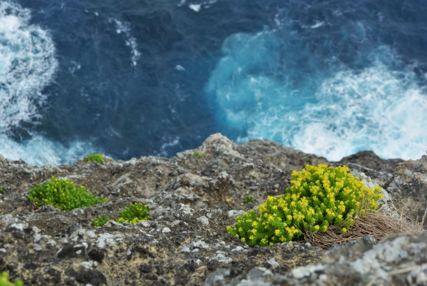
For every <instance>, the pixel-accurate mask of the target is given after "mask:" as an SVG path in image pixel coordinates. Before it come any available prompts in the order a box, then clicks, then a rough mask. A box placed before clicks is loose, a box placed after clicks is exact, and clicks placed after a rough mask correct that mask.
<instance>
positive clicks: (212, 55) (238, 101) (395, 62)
mask: <svg viewBox="0 0 427 286" xmlns="http://www.w3.org/2000/svg"><path fill="white" fill-rule="evenodd" d="M312 2H313V1H308V0H307V1H301V0H299V1H283V0H262V1H261V0H259V1H258V0H256V1H255V0H254V1H246V0H218V1H207V2H201V1H191V2H188V1H187V2H186V1H184V0H183V1H181V0H178V1H172V0H163V1H141V0H138V1H131V0H127V1H118V0H115V1H113V0H107V1H77V0H70V1H50V0H14V1H11V0H3V1H2V2H1V4H0V154H2V155H3V156H5V157H8V158H11V159H18V158H22V159H24V160H26V161H28V162H30V163H33V164H38V165H41V164H46V163H51V164H59V163H69V162H73V161H75V160H77V159H78V158H80V157H81V156H84V155H87V154H89V153H94V152H101V153H104V154H107V155H109V156H111V157H113V158H116V159H129V158H132V157H140V156H146V155H160V156H173V155H175V153H176V152H179V151H182V150H185V149H189V148H195V147H197V146H198V145H200V144H201V143H202V142H203V141H204V139H206V137H207V136H209V135H210V134H212V133H216V132H221V133H223V134H224V135H227V136H228V137H230V138H231V139H233V140H235V141H246V140H248V139H251V138H265V139H271V140H275V141H277V142H279V143H282V144H284V145H287V146H293V147H295V148H298V149H301V150H303V151H305V152H309V153H315V154H317V155H322V156H325V157H327V158H328V159H331V160H339V159H340V158H342V157H343V156H347V155H350V154H352V153H354V152H357V151H360V150H373V151H375V152H376V153H377V154H379V155H380V156H382V157H384V158H391V157H399V158H404V159H408V158H418V157H419V156H421V155H422V154H423V153H424V152H425V150H426V146H427V132H426V131H427V130H426V128H425V126H427V91H426V86H427V82H426V79H427V77H426V71H427V52H426V51H427V17H425V15H426V10H427V6H426V5H425V3H423V1H420V0H419V1H415V0H413V1H390V0H388V1H386V0H384V1H347V0H346V1H322V2H321V3H318V4H313V3H312Z"/></svg>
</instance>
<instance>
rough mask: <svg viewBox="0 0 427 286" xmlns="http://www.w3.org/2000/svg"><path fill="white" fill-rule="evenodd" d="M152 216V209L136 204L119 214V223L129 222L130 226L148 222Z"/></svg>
mask: <svg viewBox="0 0 427 286" xmlns="http://www.w3.org/2000/svg"><path fill="white" fill-rule="evenodd" d="M149 214H150V208H149V207H147V206H145V205H143V204H141V203H135V204H131V205H130V206H128V207H127V208H125V209H124V210H123V211H121V212H120V213H119V218H118V219H117V222H119V223H124V222H128V223H130V224H135V223H138V222H140V221H142V220H148V215H149Z"/></svg>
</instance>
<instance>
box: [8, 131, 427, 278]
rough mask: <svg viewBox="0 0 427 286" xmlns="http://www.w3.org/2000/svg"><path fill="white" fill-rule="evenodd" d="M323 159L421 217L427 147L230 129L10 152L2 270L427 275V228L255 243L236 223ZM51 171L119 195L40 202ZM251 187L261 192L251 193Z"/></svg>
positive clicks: (16, 273) (71, 274)
mask: <svg viewBox="0 0 427 286" xmlns="http://www.w3.org/2000/svg"><path fill="white" fill-rule="evenodd" d="M194 151H197V152H199V153H200V154H203V156H197V155H195V153H194ZM319 163H322V164H330V165H340V164H346V165H347V166H348V167H349V168H350V170H351V172H352V173H353V174H355V175H358V176H359V177H360V178H362V179H363V180H364V181H365V183H366V184H371V185H375V184H379V185H380V186H381V187H382V188H383V190H384V192H385V193H386V194H388V196H386V200H387V201H385V202H384V204H388V205H393V206H394V207H395V208H396V209H404V212H405V213H406V214H407V215H408V216H409V217H412V218H413V219H418V220H419V221H420V220H421V218H422V217H423V214H424V211H425V209H426V207H427V198H426V195H427V156H423V157H422V158H421V159H420V160H417V161H402V160H382V159H380V158H378V157H377V156H376V155H375V154H374V153H372V152H361V153H358V154H355V155H353V156H350V157H347V158H344V159H343V160H342V161H341V162H336V163H332V162H328V161H327V160H326V159H324V158H320V157H317V156H315V155H310V154H304V153H302V152H300V151H297V150H294V149H292V148H288V147H284V146H281V145H279V144H277V143H274V142H271V141H266V140H253V141H249V142H247V143H243V144H235V143H233V142H231V141H230V140H229V139H227V138H225V137H223V136H222V135H220V134H215V135H212V136H210V137H209V138H208V139H207V140H206V141H205V142H204V143H203V145H202V146H200V147H199V148H197V149H196V150H188V151H185V152H182V153H179V154H177V155H176V156H175V157H173V158H170V159H167V158H157V157H142V158H140V159H132V160H129V161H114V160H112V159H109V158H106V162H105V163H103V164H99V163H94V162H85V161H84V160H81V161H78V162H76V163H75V164H73V165H62V166H43V167H34V166H30V165H28V164H26V163H25V162H23V161H9V160H7V159H4V158H3V157H1V156H0V187H2V188H3V192H2V193H0V273H1V272H3V271H7V272H8V273H9V274H10V278H11V280H12V281H14V280H15V279H22V280H23V281H24V285H94V286H95V285H242V286H243V285H367V284H369V285H427V255H426V253H427V233H426V232H420V233H418V234H396V235H391V236H387V237H386V238H384V239H383V240H382V241H380V242H379V243H377V242H376V241H375V239H373V237H372V236H369V235H365V236H364V237H360V239H358V240H357V241H354V242H352V243H347V244H346V245H344V246H336V247H334V248H332V249H322V248H319V247H316V246H313V245H311V244H310V243H307V242H306V241H304V240H301V241H294V242H289V243H283V244H276V245H274V246H270V247H263V248H261V247H254V248H249V247H248V246H246V245H245V244H243V243H242V242H241V241H240V240H238V239H236V238H234V237H232V236H230V235H229V234H227V231H226V226H228V225H233V224H234V222H235V219H236V217H237V216H238V215H241V214H242V213H243V212H244V211H248V210H250V209H252V208H254V207H256V206H257V205H259V204H261V203H263V202H264V201H265V199H266V198H267V196H269V195H272V196H276V195H279V194H281V193H284V192H285V189H286V188H287V187H288V186H289V184H290V183H289V182H290V179H291V177H290V174H291V172H292V171H293V170H301V169H302V168H303V167H304V166H305V165H306V164H313V165H317V164H319ZM52 176H55V177H58V178H68V179H70V180H72V181H73V182H75V183H77V184H78V185H84V186H86V187H87V188H88V189H90V190H91V192H92V193H94V194H95V195H97V196H102V197H105V198H108V199H109V202H107V203H103V204H99V205H95V206H92V207H86V208H82V209H74V210H72V211H60V210H59V209H55V208H53V207H51V206H43V207H37V206H35V205H34V204H33V203H32V202H31V201H29V199H28V198H27V195H28V192H29V191H30V190H31V189H32V188H33V187H34V186H35V185H36V184H40V183H43V182H44V181H46V180H48V179H50V178H51V177H52ZM246 196H252V197H253V198H254V199H255V202H254V203H246V204H245V203H244V202H243V200H244V198H245V197H246ZM132 202H142V203H143V204H145V205H147V206H149V207H150V208H151V213H150V220H148V221H142V222H140V223H138V224H135V225H129V224H126V223H125V224H119V223H116V222H115V221H114V220H112V221H110V222H108V223H107V224H106V225H104V226H103V227H100V228H94V227H93V226H92V224H91V221H92V220H93V219H94V218H96V217H98V216H100V215H103V214H107V215H109V216H110V217H111V218H113V219H114V218H117V215H118V212H119V211H121V210H123V208H124V207H126V206H128V205H129V204H130V203H132ZM408 223H411V222H409V221H408Z"/></svg>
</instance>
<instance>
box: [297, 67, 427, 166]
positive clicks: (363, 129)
mask: <svg viewBox="0 0 427 286" xmlns="http://www.w3.org/2000/svg"><path fill="white" fill-rule="evenodd" d="M316 98H317V99H318V100H319V104H316V105H314V104H307V105H306V106H305V108H304V110H303V111H302V113H300V116H301V117H302V120H301V121H299V122H298V128H297V129H298V131H295V132H294V134H293V144H294V146H295V147H297V148H299V149H301V150H304V151H305V152H310V153H315V154H318V155H321V156H325V157H327V158H328V159H330V160H340V159H341V158H342V157H343V156H347V155H349V154H352V153H354V152H357V151H360V150H366V149H369V150H373V151H374V152H375V153H376V154H378V155H379V156H381V157H384V158H403V159H418V158H420V157H421V155H423V154H424V153H425V150H426V146H427V132H425V131H426V128H425V126H426V124H427V94H426V93H425V92H424V91H423V90H422V89H421V88H420V87H419V86H417V84H416V83H415V74H413V72H411V71H399V72H397V71H391V70H389V68H387V67H386V66H385V65H383V64H381V63H379V62H376V63H375V64H374V65H373V66H372V67H369V68H366V69H364V70H363V71H362V72H360V73H355V72H353V71H349V70H346V71H342V72H338V73H337V74H336V75H335V77H333V78H331V79H327V80H325V81H324V83H323V84H322V86H321V87H320V89H319V91H318V92H317V94H316Z"/></svg>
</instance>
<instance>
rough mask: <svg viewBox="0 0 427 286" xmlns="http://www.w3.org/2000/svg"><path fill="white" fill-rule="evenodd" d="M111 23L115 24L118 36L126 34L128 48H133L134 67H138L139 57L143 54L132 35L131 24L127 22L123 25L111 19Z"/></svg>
mask: <svg viewBox="0 0 427 286" xmlns="http://www.w3.org/2000/svg"><path fill="white" fill-rule="evenodd" d="M109 21H110V22H114V24H115V25H116V32H117V34H121V33H124V34H125V35H126V46H129V47H130V48H131V53H132V58H131V59H132V65H133V66H136V65H137V63H138V60H139V57H140V56H141V53H140V52H139V50H138V44H137V42H136V39H135V38H134V37H133V36H132V34H131V29H130V24H129V23H126V22H125V23H123V22H121V21H119V20H117V19H114V18H110V19H109Z"/></svg>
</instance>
